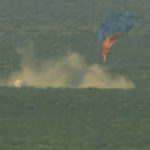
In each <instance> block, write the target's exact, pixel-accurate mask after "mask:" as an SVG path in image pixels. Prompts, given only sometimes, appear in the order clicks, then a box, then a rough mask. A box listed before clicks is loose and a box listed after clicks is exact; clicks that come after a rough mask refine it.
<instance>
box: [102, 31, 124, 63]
mask: <svg viewBox="0 0 150 150" xmlns="http://www.w3.org/2000/svg"><path fill="white" fill-rule="evenodd" d="M121 35H123V32H118V33H113V34H111V35H110V36H108V38H107V39H106V40H105V41H104V42H103V44H102V48H103V62H106V59H107V54H108V52H109V49H110V47H111V46H112V45H113V44H114V43H115V42H116V41H117V40H118V38H119V37H120V36H121Z"/></svg>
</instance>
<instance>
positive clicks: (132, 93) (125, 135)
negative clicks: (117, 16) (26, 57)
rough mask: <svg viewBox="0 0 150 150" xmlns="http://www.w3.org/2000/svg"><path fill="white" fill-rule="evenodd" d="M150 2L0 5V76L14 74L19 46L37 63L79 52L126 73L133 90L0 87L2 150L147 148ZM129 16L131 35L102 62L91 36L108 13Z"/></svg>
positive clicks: (45, 0) (0, 1)
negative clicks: (133, 19)
mask: <svg viewBox="0 0 150 150" xmlns="http://www.w3.org/2000/svg"><path fill="white" fill-rule="evenodd" d="M149 10H150V1H149V0H143V1H138V2H137V0H107V1H106V0H92V1H91V0H74V1H73V0H42V1H39V2H37V1H36V0H13V1H12V0H0V76H1V77H2V78H4V77H9V76H10V75H11V74H12V72H14V71H16V70H20V69H21V59H22V58H21V55H19V54H18V53H17V52H16V49H17V48H18V47H19V48H20V47H21V48H25V49H28V46H29V45H33V50H34V58H36V59H38V60H39V61H43V60H47V59H51V58H55V57H57V56H64V54H65V53H66V52H68V51H70V52H78V53H80V54H81V55H82V56H84V57H85V58H86V62H87V63H89V64H93V63H98V64H101V65H102V66H105V67H107V68H108V70H109V72H110V73H112V74H114V73H118V74H120V75H124V76H127V77H128V78H129V79H131V80H132V81H133V82H134V84H135V87H136V88H135V89H130V90H121V89H118V90H117V89H109V90H106V89H92V88H88V89H69V88H68V89H67V88H66V89H63V88H59V89H53V88H47V89H34V88H28V87H24V88H21V89H16V88H8V87H1V88H0V149H2V150H49V149H51V150H85V149H86V150H149V149H150V142H149V139H150V133H149V131H150V126H149V124H150V119H149V118H150V108H149V104H150V98H149V97H150V94H149V91H150V65H149V64H150V59H149V58H150V57H149V56H150V51H149V48H150V42H149V38H150V34H149V33H150V32H149V31H150V28H149V25H150V20H149V16H150V11H149ZM124 11H128V12H130V13H132V14H133V15H135V16H136V17H137V22H136V24H135V26H134V27H133V28H132V30H131V31H130V32H129V33H127V34H126V35H125V36H124V37H122V38H121V39H119V41H118V42H117V44H115V45H114V46H113V47H112V48H111V53H110V55H109V58H108V61H107V62H106V63H105V64H103V63H102V51H101V49H100V47H99V44H98V42H97V38H96V33H97V30H98V29H99V27H100V25H101V23H102V21H103V20H104V18H105V17H106V15H107V14H109V13H111V12H124Z"/></svg>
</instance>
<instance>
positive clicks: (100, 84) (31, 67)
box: [6, 47, 134, 89]
mask: <svg viewBox="0 0 150 150" xmlns="http://www.w3.org/2000/svg"><path fill="white" fill-rule="evenodd" d="M32 49H33V48H32V47H29V48H28V49H27V48H26V49H19V50H17V52H18V53H19V54H20V55H21V56H22V61H21V68H22V70H21V71H16V72H14V73H12V75H11V76H10V78H9V80H8V82H7V83H6V85H7V86H15V85H14V83H16V81H18V80H19V81H21V82H20V83H24V85H26V86H29V87H35V88H47V87H54V88H59V87H62V88H66V87H67V88H106V89H111V88H121V89H129V88H134V84H133V83H132V82H131V81H130V80H128V79H127V78H126V77H124V76H121V75H112V74H111V73H109V72H108V71H107V70H106V68H104V67H102V66H101V65H99V64H92V65H89V64H87V63H86V61H85V59H84V58H83V56H81V55H80V54H79V53H74V52H72V53H71V52H70V53H67V54H66V55H65V56H62V57H57V58H53V59H50V60H45V61H43V62H38V61H36V59H35V58H34V57H33V50H32Z"/></svg>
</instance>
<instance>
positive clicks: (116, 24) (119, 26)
mask: <svg viewBox="0 0 150 150" xmlns="http://www.w3.org/2000/svg"><path fill="white" fill-rule="evenodd" d="M135 21H136V18H135V17H134V16H133V15H131V14H130V13H128V12H125V13H111V14H109V15H108V16H107V17H106V19H105V20H104V22H103V23H102V25H101V27H100V29H99V30H98V33H97V38H98V42H99V43H100V45H101V47H102V49H103V62H105V61H106V59H107V54H108V52H109V49H110V47H111V46H112V45H113V44H114V43H115V42H116V41H117V40H118V38H119V37H121V36H122V35H124V33H125V32H128V31H129V30H130V29H131V28H132V27H133V25H134V23H135Z"/></svg>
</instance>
